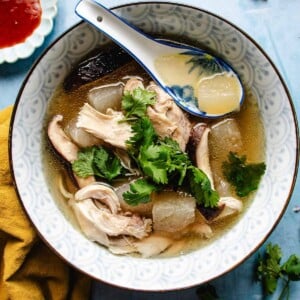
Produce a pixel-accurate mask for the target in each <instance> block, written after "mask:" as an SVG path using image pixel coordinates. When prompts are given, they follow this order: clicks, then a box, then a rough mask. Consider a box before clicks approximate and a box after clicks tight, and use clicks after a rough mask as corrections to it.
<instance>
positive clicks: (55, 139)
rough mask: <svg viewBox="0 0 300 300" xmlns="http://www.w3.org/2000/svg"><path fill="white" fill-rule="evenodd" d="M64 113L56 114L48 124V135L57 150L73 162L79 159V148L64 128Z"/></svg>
mask: <svg viewBox="0 0 300 300" xmlns="http://www.w3.org/2000/svg"><path fill="white" fill-rule="evenodd" d="M62 120H63V116H62V115H55V116H54V117H53V118H52V120H51V121H50V123H49V125H48V137H49V139H50V141H51V143H52V145H53V146H54V148H55V150H56V151H57V152H58V153H60V154H61V155H62V156H63V157H64V158H65V159H66V160H67V161H69V162H73V161H74V160H76V159H77V153H78V150H79V148H78V147H77V146H76V145H75V144H74V143H73V142H72V141H71V139H70V138H69V137H68V136H67V135H66V133H65V132H64V130H63V129H62V127H61V125H60V122H61V121H62Z"/></svg>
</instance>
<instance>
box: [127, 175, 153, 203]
mask: <svg viewBox="0 0 300 300" xmlns="http://www.w3.org/2000/svg"><path fill="white" fill-rule="evenodd" d="M156 190H158V187H157V186H156V185H154V184H152V183H150V182H149V181H147V179H144V178H141V179H137V180H136V181H135V182H133V183H131V184H130V190H129V191H127V192H125V193H123V198H124V200H125V201H126V203H127V204H129V205H138V204H140V203H147V202H149V201H150V195H151V193H152V192H154V191H156Z"/></svg>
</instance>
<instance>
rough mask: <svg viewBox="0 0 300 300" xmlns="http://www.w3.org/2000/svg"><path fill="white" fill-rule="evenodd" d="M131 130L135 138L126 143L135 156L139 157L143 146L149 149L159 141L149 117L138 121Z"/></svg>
mask: <svg viewBox="0 0 300 300" xmlns="http://www.w3.org/2000/svg"><path fill="white" fill-rule="evenodd" d="M131 129H132V132H133V136H132V137H131V138H130V139H129V140H128V141H126V143H127V146H128V148H129V151H130V152H131V153H132V154H133V155H136V156H137V155H138V152H139V149H140V147H141V146H144V147H147V146H149V145H151V144H152V143H155V142H156V141H157V138H158V136H157V134H156V132H155V129H154V127H153V125H152V123H151V121H150V119H149V118H148V117H143V118H140V119H138V120H137V121H136V122H135V123H134V124H133V125H132V126H131Z"/></svg>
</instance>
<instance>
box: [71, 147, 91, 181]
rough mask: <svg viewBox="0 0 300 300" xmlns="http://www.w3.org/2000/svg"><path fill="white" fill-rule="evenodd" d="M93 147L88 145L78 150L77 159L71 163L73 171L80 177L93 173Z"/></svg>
mask: <svg viewBox="0 0 300 300" xmlns="http://www.w3.org/2000/svg"><path fill="white" fill-rule="evenodd" d="M94 153H95V148H93V147H89V148H85V149H83V150H81V151H79V152H78V154H77V160H75V161H74V162H73V163H72V170H73V172H74V173H75V174H76V175H77V176H79V177H82V178H86V177H89V176H92V175H94V169H93V160H94Z"/></svg>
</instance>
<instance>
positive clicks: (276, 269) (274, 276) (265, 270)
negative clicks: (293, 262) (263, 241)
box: [257, 243, 282, 294]
mask: <svg viewBox="0 0 300 300" xmlns="http://www.w3.org/2000/svg"><path fill="white" fill-rule="evenodd" d="M281 257H282V252H281V249H280V247H279V246H278V245H272V244H271V243H270V244H268V245H267V247H266V253H265V255H264V256H263V257H262V256H259V259H258V267H257V278H258V280H260V281H262V283H263V289H264V291H265V293H266V294H273V293H274V292H275V290H276V288H277V282H278V279H279V278H280V276H281V267H280V260H281Z"/></svg>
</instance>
